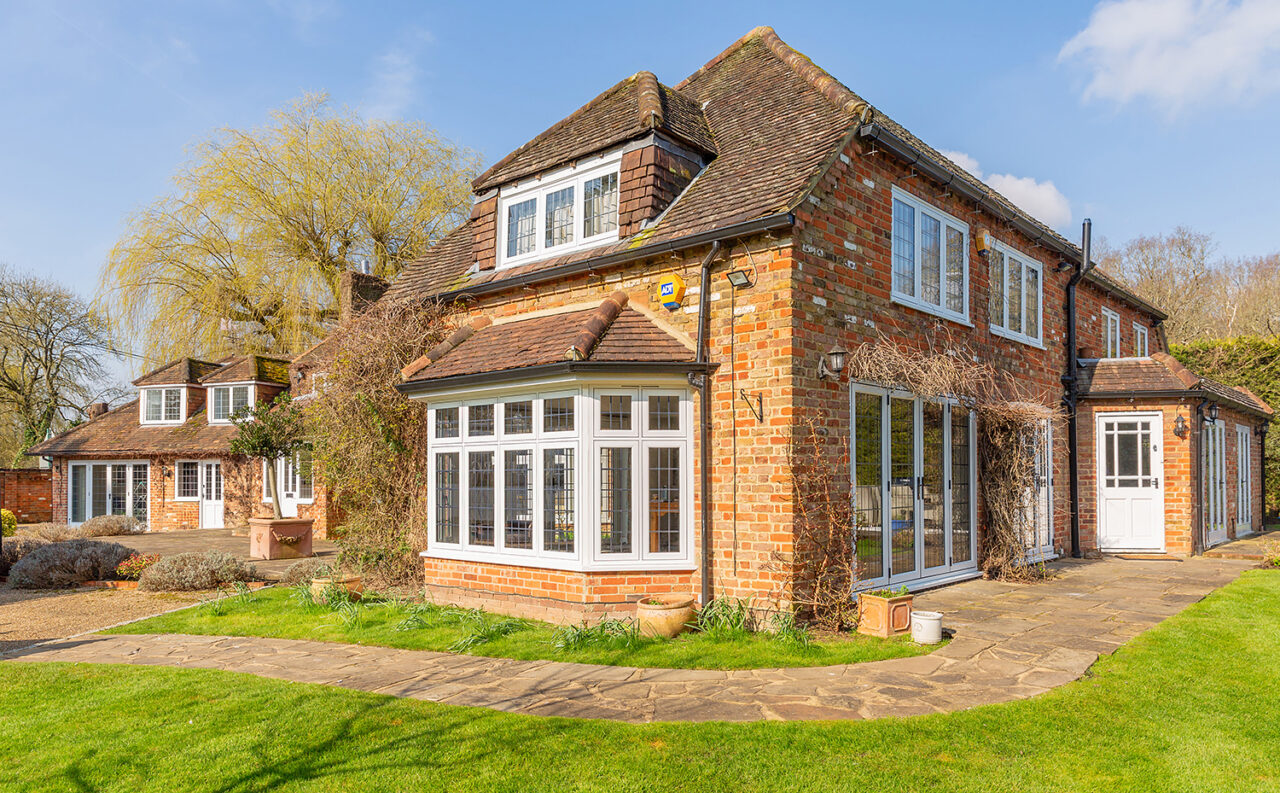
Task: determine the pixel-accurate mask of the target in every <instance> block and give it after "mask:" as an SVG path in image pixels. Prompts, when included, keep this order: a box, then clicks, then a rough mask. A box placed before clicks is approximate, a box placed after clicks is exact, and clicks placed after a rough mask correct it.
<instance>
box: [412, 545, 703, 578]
mask: <svg viewBox="0 0 1280 793" xmlns="http://www.w3.org/2000/svg"><path fill="white" fill-rule="evenodd" d="M418 555H419V556H420V557H422V558H424V559H443V560H446V561H452V562H474V563H477V564H493V565H503V566H509V567H531V568H535V569H545V570H564V571H567V572H575V573H615V572H633V571H646V572H647V571H655V572H664V573H668V572H691V571H693V570H696V569H697V565H696V564H694V563H693V562H692V561H690V560H689V559H687V558H681V559H661V560H658V559H648V560H646V559H629V560H626V561H616V562H602V561H599V560H596V561H593V562H591V563H590V564H587V563H584V562H583V561H582V560H580V559H578V558H576V557H574V558H561V559H557V558H554V557H549V556H535V555H532V554H519V553H493V552H485V551H468V550H463V549H460V548H434V549H431V550H426V551H422V552H421V553H419V554H418Z"/></svg>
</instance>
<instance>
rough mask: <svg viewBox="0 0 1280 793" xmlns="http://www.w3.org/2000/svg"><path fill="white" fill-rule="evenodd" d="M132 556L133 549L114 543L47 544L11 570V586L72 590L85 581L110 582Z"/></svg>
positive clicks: (80, 541) (84, 541) (69, 542)
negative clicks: (123, 563) (117, 569)
mask: <svg viewBox="0 0 1280 793" xmlns="http://www.w3.org/2000/svg"><path fill="white" fill-rule="evenodd" d="M15 542H17V541H15ZM5 545H8V543H5ZM132 554H133V550H132V549H130V548H126V547H124V546H123V545H120V544H118V543H114V542H99V541H97V540H67V541H66V542H51V543H47V544H45V545H41V546H39V547H37V548H35V549H34V550H32V551H31V552H30V553H27V554H26V555H25V556H23V557H22V558H21V559H19V560H18V562H17V563H16V564H14V565H13V567H12V568H10V570H9V586H11V587H13V588H14V589H69V588H71V587H74V586H79V585H80V584H82V583H84V582H85V581H101V580H105V579H109V578H111V577H112V576H114V575H115V572H116V568H117V567H119V565H120V563H121V562H123V561H124V560H125V559H128V558H129V557H130V556H131V555H132Z"/></svg>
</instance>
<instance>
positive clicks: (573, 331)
mask: <svg viewBox="0 0 1280 793" xmlns="http://www.w3.org/2000/svg"><path fill="white" fill-rule="evenodd" d="M693 360H694V351H693V349H692V346H691V345H690V344H689V343H688V342H687V340H683V339H681V338H679V337H677V336H675V335H673V334H672V333H670V332H669V331H667V330H664V329H663V328H661V327H659V326H658V325H657V324H656V323H655V322H654V321H653V320H652V319H650V318H649V317H647V316H645V315H644V314H642V313H640V312H639V311H637V310H635V309H634V308H631V307H629V306H628V305H627V299H626V295H625V294H621V293H618V294H615V295H612V296H610V297H609V298H606V299H605V300H604V301H603V302H602V303H601V304H600V305H598V306H595V307H593V308H584V309H579V310H576V311H569V312H565V313H558V314H546V315H542V316H536V317H531V318H529V319H517V320H514V321H507V322H501V323H492V324H491V323H489V322H487V321H481V322H475V321H473V322H472V323H471V324H469V325H464V326H463V327H462V328H460V329H459V331H458V332H456V333H455V334H454V335H453V336H451V337H450V338H449V339H448V340H446V341H445V342H444V343H442V344H441V345H439V346H438V347H436V348H435V349H433V350H432V351H431V352H429V353H428V354H427V355H425V356H423V357H422V358H420V359H419V360H418V361H415V362H414V363H413V364H410V365H409V366H408V367H406V368H405V370H404V372H402V375H403V376H404V378H405V381H406V382H408V383H420V382H426V381H432V380H440V379H442V378H446V377H457V376H462V375H476V374H489V373H493V372H503V371H513V370H517V369H524V368H528V367H532V366H543V365H548V364H555V363H566V362H603V363H623V362H629V363H635V362H646V363H677V364H678V363H691V362H693Z"/></svg>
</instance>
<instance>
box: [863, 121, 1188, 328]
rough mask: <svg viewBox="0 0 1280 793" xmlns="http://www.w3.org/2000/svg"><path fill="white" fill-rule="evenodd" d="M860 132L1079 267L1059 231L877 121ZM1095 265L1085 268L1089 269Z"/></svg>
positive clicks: (1095, 278)
mask: <svg viewBox="0 0 1280 793" xmlns="http://www.w3.org/2000/svg"><path fill="white" fill-rule="evenodd" d="M858 134H859V135H860V136H861V137H863V138H867V139H869V140H873V141H875V142H876V144H877V145H880V146H883V147H884V149H885V151H888V152H889V153H890V154H892V155H893V156H895V157H897V158H898V159H900V160H902V161H903V162H905V163H906V164H907V165H909V166H911V167H912V168H914V169H915V170H916V171H918V172H919V173H922V174H924V175H925V176H927V177H929V178H930V179H933V180H934V181H936V182H939V183H941V184H942V186H943V187H946V188H947V189H948V190H950V191H951V192H953V193H956V194H957V195H959V196H961V197H963V198H967V199H968V200H970V201H973V202H974V203H976V204H977V205H978V209H980V210H983V211H985V212H987V213H989V214H991V215H994V216H995V217H997V218H999V219H1000V220H1002V221H1003V222H1005V223H1008V224H1009V225H1010V226H1012V227H1013V228H1014V229H1016V230H1018V231H1019V232H1021V233H1022V234H1023V235H1025V236H1026V237H1027V238H1028V239H1030V240H1031V241H1032V242H1036V243H1039V244H1040V245H1043V246H1044V247H1046V248H1048V249H1049V250H1051V251H1053V252H1055V253H1057V254H1059V255H1061V256H1063V257H1065V258H1066V259H1068V260H1070V261H1071V262H1072V263H1073V264H1076V265H1077V266H1079V265H1080V263H1081V262H1082V261H1084V257H1083V254H1082V252H1081V251H1080V250H1078V249H1076V247H1075V246H1074V245H1072V244H1071V243H1069V242H1067V241H1066V240H1064V239H1063V238H1061V237H1059V236H1058V235H1057V234H1055V233H1053V232H1052V231H1050V230H1048V229H1047V228H1045V227H1043V226H1040V225H1039V224H1037V223H1035V222H1033V221H1031V220H1030V219H1028V218H1027V217H1025V216H1024V215H1022V214H1021V213H1020V212H1017V211H1016V210H1014V211H1010V209H1009V208H1008V207H1005V206H1002V205H1001V204H999V203H997V202H995V201H993V200H992V199H991V196H990V195H989V194H988V193H987V192H986V191H984V190H983V189H982V188H980V187H977V186H975V185H973V184H970V183H969V182H968V181H967V180H965V179H963V178H961V177H960V176H959V175H957V174H956V172H955V171H953V170H951V169H950V168H947V167H946V166H944V165H943V164H942V163H940V162H938V160H936V159H934V158H933V157H932V156H931V155H930V154H929V153H927V152H924V151H922V150H921V149H919V148H918V147H916V146H914V145H913V144H911V143H909V142H907V141H906V140H903V139H902V138H901V137H899V136H898V135H896V134H895V133H893V132H891V131H889V130H888V129H885V128H884V127H883V126H881V125H880V124H877V123H874V122H873V123H871V124H864V125H862V127H860V128H859V129H858ZM1091 269H1093V268H1092V267H1088V268H1086V273H1087V272H1088V270H1091ZM1088 279H1089V282H1090V283H1091V284H1094V285H1096V286H1098V287H1099V288H1101V289H1103V290H1104V291H1107V292H1110V293H1112V294H1114V295H1116V296H1117V297H1121V298H1123V299H1124V300H1126V301H1127V302H1129V303H1132V304H1133V305H1135V306H1137V307H1138V308H1141V309H1142V310H1144V311H1146V312H1148V313H1150V314H1152V315H1154V316H1156V317H1158V318H1160V319H1168V315H1167V314H1165V313H1164V312H1163V311H1161V310H1160V309H1159V308H1157V307H1156V306H1153V305H1151V304H1150V303H1148V302H1147V301H1145V300H1143V299H1142V298H1140V297H1138V296H1137V295H1135V294H1133V293H1131V292H1128V291H1126V290H1125V289H1123V288H1121V287H1120V286H1119V285H1118V284H1115V283H1113V282H1112V281H1111V280H1110V279H1104V278H1103V277H1101V276H1099V275H1091V276H1088Z"/></svg>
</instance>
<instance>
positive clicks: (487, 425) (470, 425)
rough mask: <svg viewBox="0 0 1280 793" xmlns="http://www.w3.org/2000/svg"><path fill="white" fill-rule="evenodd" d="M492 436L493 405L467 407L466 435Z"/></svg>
mask: <svg viewBox="0 0 1280 793" xmlns="http://www.w3.org/2000/svg"><path fill="white" fill-rule="evenodd" d="M492 434H493V405H470V406H469V407H467V435H468V436H470V437H472V438H474V437H476V436H486V435H492Z"/></svg>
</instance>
